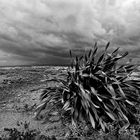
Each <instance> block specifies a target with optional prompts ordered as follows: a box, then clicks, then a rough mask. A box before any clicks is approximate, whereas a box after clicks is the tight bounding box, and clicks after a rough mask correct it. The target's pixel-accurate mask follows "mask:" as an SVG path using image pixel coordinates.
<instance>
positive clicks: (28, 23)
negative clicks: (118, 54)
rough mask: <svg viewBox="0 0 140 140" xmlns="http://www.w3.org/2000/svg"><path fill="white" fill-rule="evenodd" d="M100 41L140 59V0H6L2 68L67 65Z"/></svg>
mask: <svg viewBox="0 0 140 140" xmlns="http://www.w3.org/2000/svg"><path fill="white" fill-rule="evenodd" d="M96 41H97V42H98V43H99V45H101V47H102V46H103V45H104V44H106V43H107V42H108V41H110V42H111V46H112V48H115V47H118V46H119V47H120V48H121V51H124V50H127V51H129V52H130V54H129V56H130V57H133V58H135V59H136V60H139V57H140V56H139V54H140V0H0V65H21V64H22V65H27V64H57V65H59V64H67V63H68V62H69V61H68V59H69V50H70V49H71V50H73V52H74V53H76V54H80V52H82V51H83V50H86V49H88V48H90V47H91V46H92V44H93V43H94V42H96Z"/></svg>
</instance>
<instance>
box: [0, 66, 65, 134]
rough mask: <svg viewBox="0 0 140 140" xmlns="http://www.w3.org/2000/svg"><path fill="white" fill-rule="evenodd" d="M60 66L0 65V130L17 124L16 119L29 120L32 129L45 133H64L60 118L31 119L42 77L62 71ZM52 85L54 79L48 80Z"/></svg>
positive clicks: (43, 85)
mask: <svg viewBox="0 0 140 140" xmlns="http://www.w3.org/2000/svg"><path fill="white" fill-rule="evenodd" d="M62 71H63V68H60V67H43V66H42V67H15V68H13V67H11V68H1V69H0V132H2V130H3V128H13V127H16V124H17V122H25V121H27V122H30V127H31V128H32V129H34V128H35V129H39V130H41V132H42V133H43V134H46V135H48V134H49V135H54V134H55V135H59V136H61V135H64V134H63V133H64V131H63V128H62V127H61V124H60V122H59V121H58V122H54V123H52V122H51V123H50V122H49V121H48V122H47V123H46V124H42V123H41V121H36V120H35V119H34V109H35V108H36V106H37V105H38V104H39V102H40V101H39V97H40V94H41V93H42V90H43V89H44V88H45V87H46V86H47V84H46V82H45V81H44V80H45V79H48V78H50V77H52V76H57V74H58V73H59V72H62ZM50 84H52V86H53V83H50Z"/></svg>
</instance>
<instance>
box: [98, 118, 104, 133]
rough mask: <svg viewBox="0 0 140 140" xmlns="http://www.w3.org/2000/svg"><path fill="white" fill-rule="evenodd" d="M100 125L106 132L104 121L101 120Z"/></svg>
mask: <svg viewBox="0 0 140 140" xmlns="http://www.w3.org/2000/svg"><path fill="white" fill-rule="evenodd" d="M99 123H100V125H101V128H102V130H103V131H104V132H105V125H104V124H103V120H102V119H101V118H100V119H99Z"/></svg>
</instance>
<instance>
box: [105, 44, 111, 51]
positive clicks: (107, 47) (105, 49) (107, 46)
mask: <svg viewBox="0 0 140 140" xmlns="http://www.w3.org/2000/svg"><path fill="white" fill-rule="evenodd" d="M109 45H110V42H108V43H107V45H106V47H105V51H107V49H108V47H109Z"/></svg>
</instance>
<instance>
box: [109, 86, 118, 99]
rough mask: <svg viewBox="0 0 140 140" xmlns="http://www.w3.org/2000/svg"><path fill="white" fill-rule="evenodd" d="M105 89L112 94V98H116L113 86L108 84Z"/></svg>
mask: <svg viewBox="0 0 140 140" xmlns="http://www.w3.org/2000/svg"><path fill="white" fill-rule="evenodd" d="M107 87H108V88H109V90H110V91H111V92H110V93H111V94H112V97H113V98H116V93H115V90H114V88H113V86H112V85H109V84H108V85H107Z"/></svg>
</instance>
